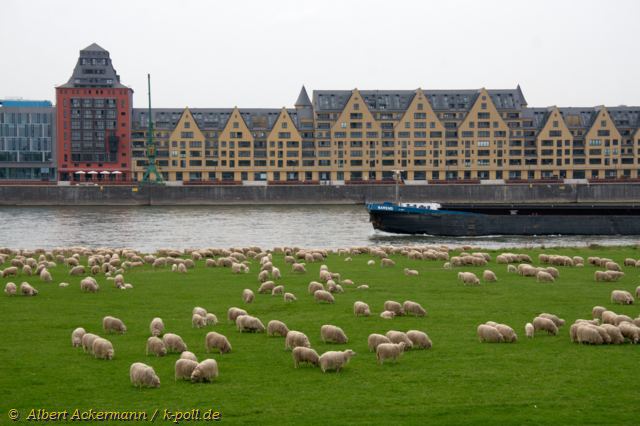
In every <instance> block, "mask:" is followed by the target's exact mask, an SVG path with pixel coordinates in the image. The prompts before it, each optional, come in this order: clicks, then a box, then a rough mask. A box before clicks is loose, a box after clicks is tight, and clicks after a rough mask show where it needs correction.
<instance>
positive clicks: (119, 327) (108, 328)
mask: <svg viewBox="0 0 640 426" xmlns="http://www.w3.org/2000/svg"><path fill="white" fill-rule="evenodd" d="M102 328H103V330H104V332H105V333H111V332H115V333H119V334H124V333H126V332H127V326H125V325H124V323H123V322H122V320H121V319H119V318H115V317H112V316H109V315H107V316H106V317H104V318H102Z"/></svg>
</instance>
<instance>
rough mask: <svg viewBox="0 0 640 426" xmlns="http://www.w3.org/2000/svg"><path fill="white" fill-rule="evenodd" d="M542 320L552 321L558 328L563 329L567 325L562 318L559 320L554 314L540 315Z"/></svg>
mask: <svg viewBox="0 0 640 426" xmlns="http://www.w3.org/2000/svg"><path fill="white" fill-rule="evenodd" d="M538 316H539V317H541V318H548V319H550V320H551V321H553V323H554V324H555V325H556V326H557V327H561V326H563V325H564V324H565V321H564V320H563V319H562V318H558V317H557V316H556V315H553V314H547V313H543V314H540V315H538Z"/></svg>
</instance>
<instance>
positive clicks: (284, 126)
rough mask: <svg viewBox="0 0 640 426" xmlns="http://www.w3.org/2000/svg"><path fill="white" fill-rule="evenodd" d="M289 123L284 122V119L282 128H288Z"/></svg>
mask: <svg viewBox="0 0 640 426" xmlns="http://www.w3.org/2000/svg"><path fill="white" fill-rule="evenodd" d="M287 124H288V123H286V122H284V121H283V122H282V128H283V129H286V128H287Z"/></svg>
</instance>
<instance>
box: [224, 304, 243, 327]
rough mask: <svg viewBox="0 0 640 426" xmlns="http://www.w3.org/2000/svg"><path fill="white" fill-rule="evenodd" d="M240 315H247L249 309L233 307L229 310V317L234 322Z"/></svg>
mask: <svg viewBox="0 0 640 426" xmlns="http://www.w3.org/2000/svg"><path fill="white" fill-rule="evenodd" d="M240 315H247V311H245V310H244V309H240V308H236V307H231V308H229V310H228V311H227V319H229V321H231V322H234V323H235V322H236V319H237V318H238V317H239V316H240Z"/></svg>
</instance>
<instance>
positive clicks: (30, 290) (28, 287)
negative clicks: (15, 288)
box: [20, 282, 38, 296]
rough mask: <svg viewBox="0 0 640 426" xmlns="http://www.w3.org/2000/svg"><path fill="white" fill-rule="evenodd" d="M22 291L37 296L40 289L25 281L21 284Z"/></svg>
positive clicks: (25, 294)
mask: <svg viewBox="0 0 640 426" xmlns="http://www.w3.org/2000/svg"><path fill="white" fill-rule="evenodd" d="M20 293H21V294H22V295H23V296H36V295H37V294H38V290H36V289H35V288H34V287H32V286H31V284H29V283H26V282H23V283H21V284H20Z"/></svg>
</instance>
